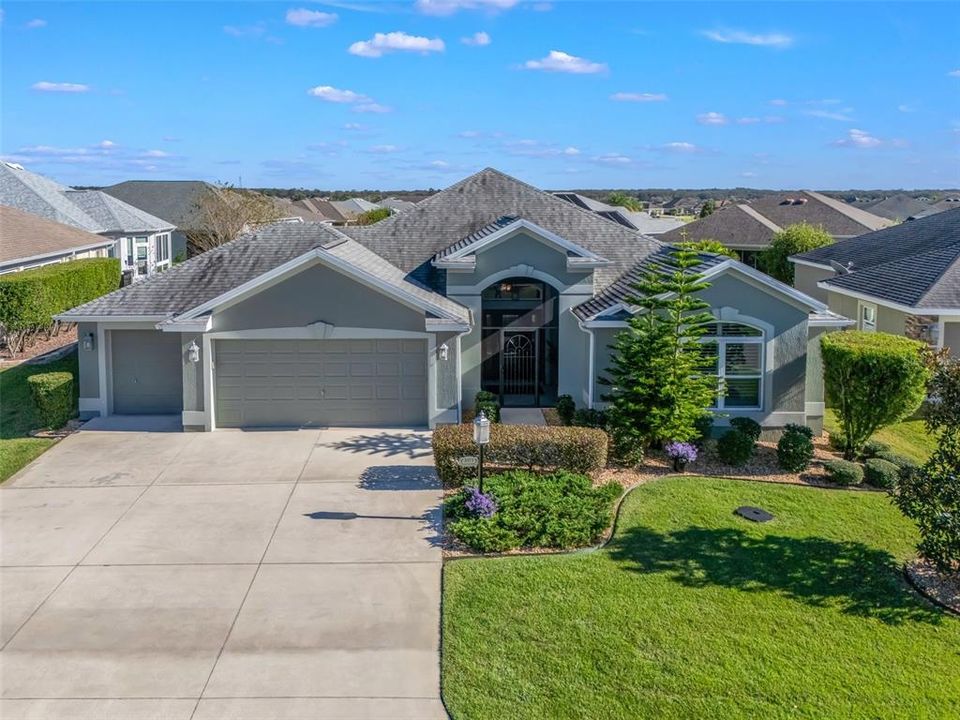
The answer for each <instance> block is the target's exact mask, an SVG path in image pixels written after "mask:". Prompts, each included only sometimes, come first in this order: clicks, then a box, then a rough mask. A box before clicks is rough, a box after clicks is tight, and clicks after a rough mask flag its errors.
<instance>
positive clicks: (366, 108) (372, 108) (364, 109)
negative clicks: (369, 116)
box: [353, 102, 393, 115]
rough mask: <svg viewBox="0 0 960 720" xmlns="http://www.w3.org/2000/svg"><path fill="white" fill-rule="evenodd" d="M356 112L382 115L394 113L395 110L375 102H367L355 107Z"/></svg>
mask: <svg viewBox="0 0 960 720" xmlns="http://www.w3.org/2000/svg"><path fill="white" fill-rule="evenodd" d="M353 111H354V112H358V113H376V114H377V115H382V114H384V113H388V112H393V108H392V107H389V106H388V105H381V104H380V103H375V102H365V103H360V104H359V105H355V106H354V107H353Z"/></svg>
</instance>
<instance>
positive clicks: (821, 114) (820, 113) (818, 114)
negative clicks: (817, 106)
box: [803, 108, 853, 122]
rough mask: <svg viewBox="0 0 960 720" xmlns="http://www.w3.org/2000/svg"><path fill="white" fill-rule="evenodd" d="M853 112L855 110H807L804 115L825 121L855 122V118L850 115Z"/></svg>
mask: <svg viewBox="0 0 960 720" xmlns="http://www.w3.org/2000/svg"><path fill="white" fill-rule="evenodd" d="M852 111H853V108H844V109H843V110H840V111H838V112H834V111H832V110H805V111H804V113H803V114H804V115H808V116H810V117H815V118H822V119H824V120H837V121H838V122H853V118H852V117H850V113H851V112H852Z"/></svg>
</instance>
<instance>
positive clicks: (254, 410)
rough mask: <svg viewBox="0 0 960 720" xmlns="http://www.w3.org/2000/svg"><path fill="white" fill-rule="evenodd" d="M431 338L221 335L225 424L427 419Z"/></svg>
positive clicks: (218, 383) (220, 404)
mask: <svg viewBox="0 0 960 720" xmlns="http://www.w3.org/2000/svg"><path fill="white" fill-rule="evenodd" d="M426 351H427V349H426V341H425V340H218V341H216V343H215V353H214V377H215V387H216V424H217V426H219V427H269V426H303V425H334V426H336V425H344V426H354V427H363V426H367V427H376V426H390V425H397V426H420V425H426V424H427V367H426V364H427V355H426Z"/></svg>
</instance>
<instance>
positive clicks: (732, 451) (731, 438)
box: [717, 430, 754, 467]
mask: <svg viewBox="0 0 960 720" xmlns="http://www.w3.org/2000/svg"><path fill="white" fill-rule="evenodd" d="M753 446H754V442H753V438H752V437H750V436H749V435H747V434H746V433H743V432H740V431H739V430H727V431H726V432H725V433H724V434H723V435H721V436H720V439H719V440H717V455H719V456H720V459H721V460H723V462H725V463H726V464H727V465H733V466H735V467H740V466H741V465H746V464H747V462H748V461H749V460H750V458H751V457H753Z"/></svg>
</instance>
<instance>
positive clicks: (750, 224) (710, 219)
mask: <svg viewBox="0 0 960 720" xmlns="http://www.w3.org/2000/svg"><path fill="white" fill-rule="evenodd" d="M778 230H779V227H778V226H777V225H776V224H775V223H773V222H772V221H770V220H767V219H766V218H764V217H763V216H762V215H760V214H759V213H757V212H756V211H755V210H752V209H751V208H749V206H747V205H728V206H726V207H723V208H720V209H719V210H715V211H714V212H713V213H711V214H710V215H707V216H706V217H705V218H700V219H699V220H694V221H693V222H691V223H687V224H686V225H683V226H681V227H677V228H674V229H673V230H669V231H668V232H665V233H662V234H660V235H658V236H657V239H658V240H663V241H664V242H669V243H679V242H683V241H684V240H687V241H689V242H697V241H699V240H717V241H719V242H721V243H723V244H724V245H726V246H727V247H732V248H757V249H762V248H765V247H767V246H768V245H769V244H770V240H771V239H772V238H773V236H774V233H776V232H777V231H778Z"/></svg>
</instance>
